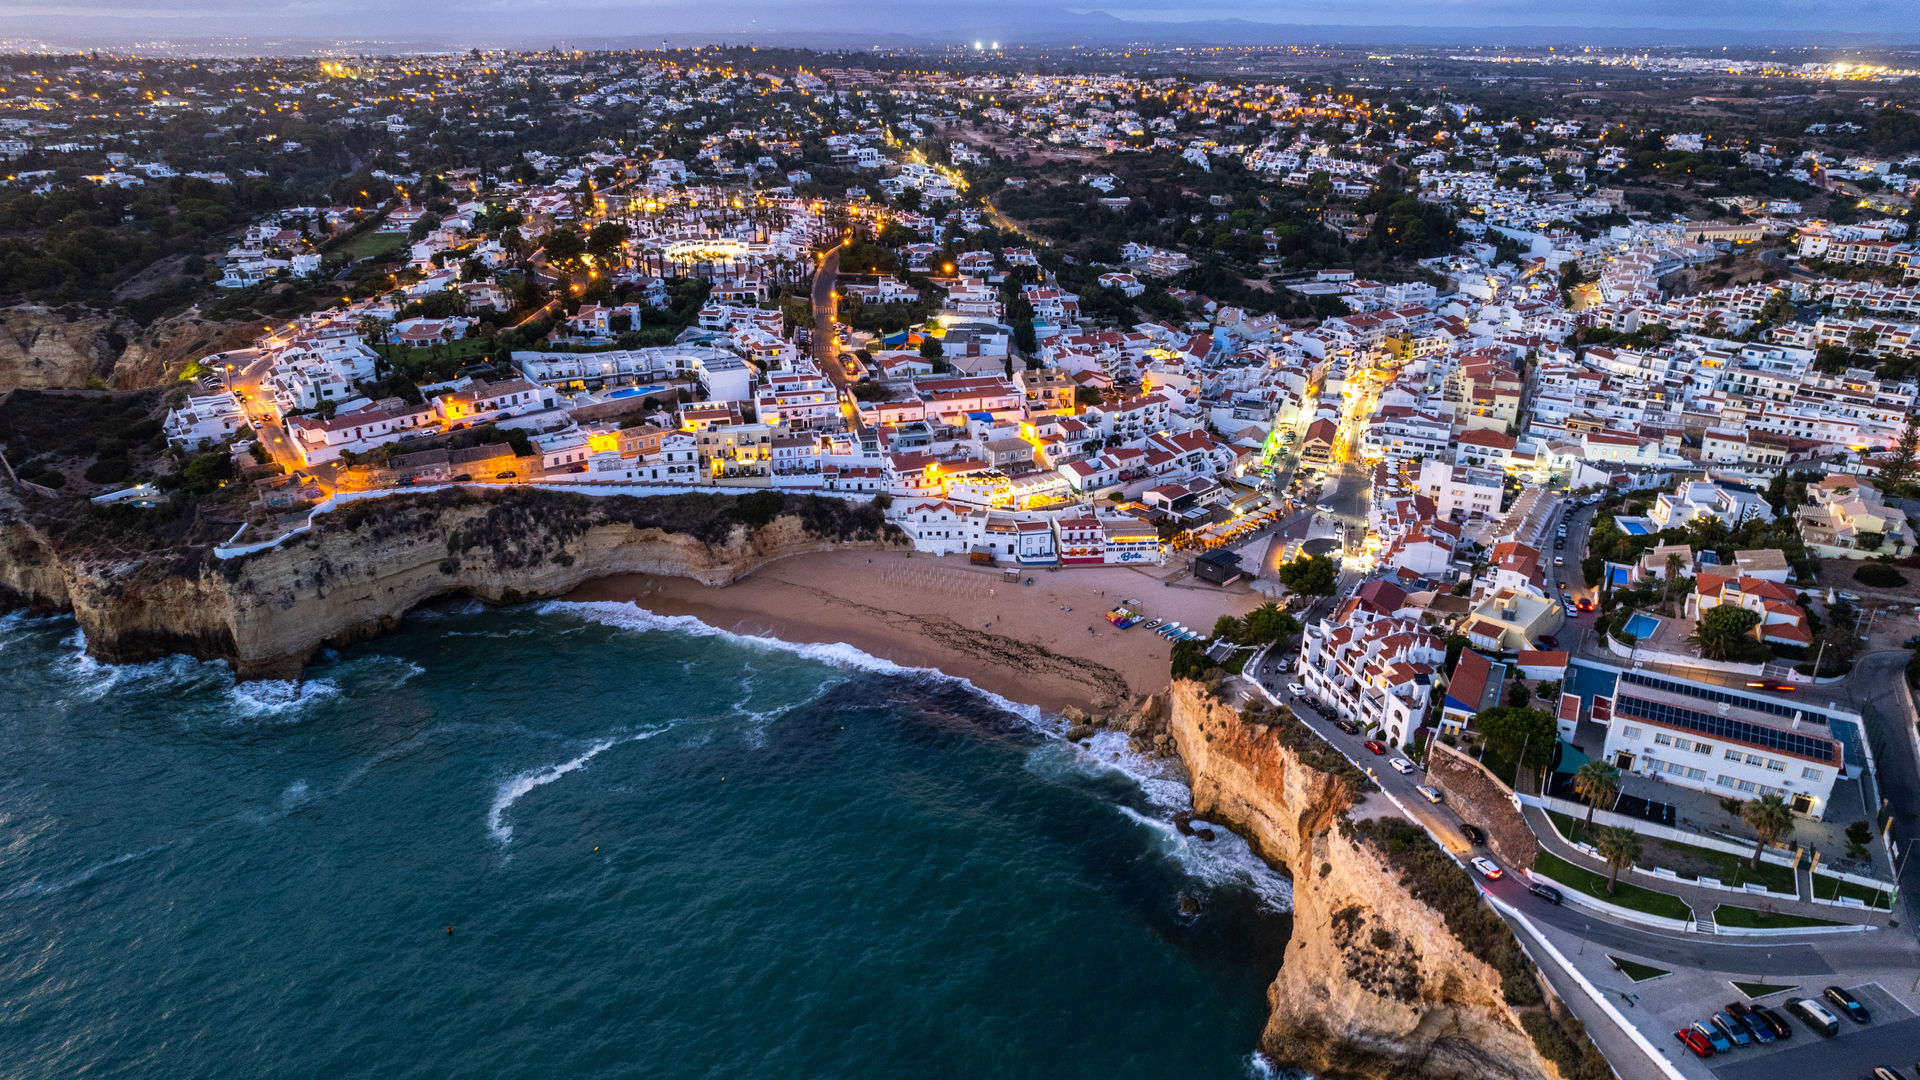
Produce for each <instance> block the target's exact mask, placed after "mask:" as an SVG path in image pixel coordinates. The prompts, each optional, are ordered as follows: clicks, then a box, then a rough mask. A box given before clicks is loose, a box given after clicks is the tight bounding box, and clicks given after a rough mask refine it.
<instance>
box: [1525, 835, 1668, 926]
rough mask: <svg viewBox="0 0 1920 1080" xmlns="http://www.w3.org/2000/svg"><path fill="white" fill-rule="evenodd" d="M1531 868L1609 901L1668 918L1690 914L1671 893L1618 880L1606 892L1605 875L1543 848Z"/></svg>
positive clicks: (1568, 886) (1561, 882)
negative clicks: (1609, 890) (1655, 890)
mask: <svg viewBox="0 0 1920 1080" xmlns="http://www.w3.org/2000/svg"><path fill="white" fill-rule="evenodd" d="M1533 868H1534V869H1535V870H1538V871H1540V872H1541V873H1542V874H1545V875H1546V876H1548V877H1550V878H1552V879H1553V880H1555V881H1557V882H1559V883H1560V884H1562V885H1565V886H1566V887H1567V888H1569V889H1576V890H1578V891H1580V892H1583V893H1586V894H1587V895H1588V896H1592V897H1596V898H1598V899H1601V900H1605V901H1606V902H1607V903H1609V904H1618V905H1619V906H1621V907H1623V908H1627V909H1629V910H1632V911H1643V912H1646V913H1647V914H1648V915H1658V916H1661V917H1662V918H1667V919H1691V918H1692V917H1693V909H1692V908H1689V907H1688V906H1687V902H1686V901H1685V900H1682V899H1680V898H1679V897H1677V896H1675V895H1673V894H1672V893H1663V892H1654V891H1653V890H1652V889H1643V888H1641V887H1640V886H1638V885H1634V884H1632V883H1630V882H1626V881H1622V882H1620V884H1619V885H1618V886H1617V887H1616V888H1615V889H1614V891H1613V892H1612V893H1608V892H1607V875H1605V874H1600V873H1595V872H1594V871H1592V870H1588V869H1586V868H1585V867H1581V866H1575V865H1574V864H1572V863H1570V862H1568V861H1566V860H1565V859H1562V858H1560V857H1559V856H1557V855H1555V854H1553V853H1552V852H1550V851H1542V852H1541V853H1540V854H1539V857H1538V858H1536V859H1535V860H1534V863H1533ZM1626 872H1627V871H1623V873H1626Z"/></svg>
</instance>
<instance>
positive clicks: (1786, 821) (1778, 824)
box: [1740, 795, 1793, 870]
mask: <svg viewBox="0 0 1920 1080" xmlns="http://www.w3.org/2000/svg"><path fill="white" fill-rule="evenodd" d="M1740 818H1741V820H1742V821H1745V822H1746V823H1747V828H1749V829H1752V830H1753V834H1754V837H1755V841H1754V845H1753V860H1752V862H1751V864H1750V865H1751V867H1752V868H1753V869H1755V870H1758V869H1760V853H1761V852H1762V851H1765V850H1766V849H1767V845H1769V844H1776V843H1779V842H1780V840H1781V838H1783V837H1787V836H1791V835H1793V811H1792V810H1790V809H1788V807H1787V803H1786V800H1784V799H1782V798H1781V797H1780V796H1778V795H1762V796H1760V797H1759V798H1757V799H1754V800H1753V801H1752V802H1749V803H1747V805H1745V806H1743V807H1741V808H1740Z"/></svg>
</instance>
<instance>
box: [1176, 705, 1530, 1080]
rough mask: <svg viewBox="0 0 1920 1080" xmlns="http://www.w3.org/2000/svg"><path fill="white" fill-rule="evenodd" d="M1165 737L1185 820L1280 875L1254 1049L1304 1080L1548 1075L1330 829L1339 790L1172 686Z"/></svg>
mask: <svg viewBox="0 0 1920 1080" xmlns="http://www.w3.org/2000/svg"><path fill="white" fill-rule="evenodd" d="M1170 693H1171V703H1170V704H1171V708H1170V714H1169V721H1168V726H1169V732H1170V733H1171V734H1172V736H1173V739H1174V742H1175V743H1176V744H1177V746H1178V748H1179V751H1180V756H1181V758H1182V760H1183V761H1184V762H1185V763H1186V766H1187V769H1188V772H1189V773H1190V774H1191V777H1192V782H1193V802H1194V808H1195V810H1196V811H1197V812H1198V813H1199V814H1200V815H1201V816H1203V817H1207V818H1210V819H1212V820H1215V821H1220V822H1223V823H1225V824H1228V825H1230V826H1232V827H1233V828H1234V829H1235V830H1236V831H1238V832H1239V833H1241V835H1243V836H1245V837H1246V838H1247V839H1248V841H1249V842H1250V843H1251V844H1252V845H1253V846H1254V848H1255V849H1256V850H1258V851H1259V852H1260V853H1261V854H1262V855H1263V856H1264V857H1266V858H1267V859H1268V860H1270V861H1273V862H1276V863H1283V864H1285V865H1286V866H1287V867H1288V868H1289V869H1290V870H1291V872H1292V874H1293V883H1294V884H1293V900H1294V913H1293V919H1294V921H1293V938H1292V940H1291V941H1290V942H1289V943H1288V945H1287V954H1286V961H1285V963H1284V965H1283V966H1282V967H1281V969H1280V974H1279V976H1278V977H1277V978H1276V979H1275V980H1274V982H1273V985H1272V986H1271V987H1270V988H1269V989H1268V991H1267V999H1268V1003H1269V1005H1270V1006H1271V1007H1272V1013H1271V1015H1270V1016H1269V1018H1268V1021H1267V1027H1266V1031H1265V1033H1264V1035H1263V1037H1262V1044H1263V1046H1264V1048H1265V1049H1266V1050H1267V1052H1268V1053H1270V1054H1271V1055H1273V1056H1274V1057H1275V1058H1277V1059H1279V1060H1281V1061H1285V1062H1287V1063H1289V1064H1293V1065H1297V1066H1299V1067H1301V1068H1304V1069H1306V1070H1308V1071H1310V1072H1312V1073H1314V1074H1315V1075H1320V1076H1326V1075H1335V1076H1341V1075H1346V1076H1365V1077H1380V1078H1388V1077H1394V1078H1398V1077H1409V1078H1410V1077H1421V1078H1423V1080H1451V1078H1458V1080H1541V1078H1545V1077H1550V1076H1553V1075H1555V1073H1554V1070H1553V1067H1552V1066H1551V1065H1549V1064H1548V1063H1546V1062H1545V1061H1544V1060H1542V1059H1541V1058H1540V1056H1539V1055H1538V1054H1537V1053H1536V1052H1535V1050H1534V1047H1533V1043H1532V1040H1531V1039H1530V1038H1529V1037H1528V1036H1527V1034H1526V1032H1525V1031H1524V1030H1523V1029H1522V1028H1521V1027H1520V1024H1519V1021H1518V1019H1517V1017H1516V1016H1515V1015H1514V1013H1513V1012H1512V1010H1511V1009H1509V1008H1508V1006H1507V1004H1506V1001H1505V999H1504V998H1503V997H1502V995H1501V983H1500V977H1499V975H1498V973H1496V972H1495V971H1494V970H1493V969H1492V968H1491V967H1489V966H1488V965H1487V964H1485V963H1483V962H1482V961H1480V960H1479V959H1478V958H1476V957H1474V956H1473V955H1471V954H1469V953H1468V952H1467V951H1466V950H1465V949H1464V948H1463V947H1462V946H1461V945H1460V943H1459V942H1458V941H1457V940H1456V939H1455V938H1454V937H1453V935H1452V934H1451V933H1450V932H1449V931H1448V929H1447V926H1446V923H1445V921H1444V920H1443V919H1442V917H1441V915H1440V913H1438V912H1436V911H1434V910H1433V909H1431V908H1429V907H1428V906H1426V905H1425V904H1424V903H1422V902H1420V901H1419V900H1416V899H1414V897H1413V896H1412V895H1411V894H1410V893H1409V892H1408V891H1407V890H1406V889H1405V888H1404V887H1403V886H1402V885H1401V884H1400V880H1399V876H1398V874H1397V873H1396V872H1395V870H1394V868H1393V867H1391V866H1390V865H1388V864H1386V863H1385V862H1384V861H1383V860H1382V859H1381V858H1380V857H1379V856H1378V855H1377V854H1376V853H1375V852H1374V851H1373V849H1371V848H1370V847H1368V846H1367V845H1366V844H1365V843H1364V842H1363V841H1361V840H1359V839H1357V838H1350V837H1348V836H1345V835H1343V834H1342V831H1341V829H1340V828H1339V827H1338V826H1337V824H1336V822H1337V820H1338V817H1339V815H1340V812H1341V811H1342V810H1344V809H1346V807H1347V804H1348V795H1347V789H1346V787H1345V785H1344V782H1342V781H1341V780H1340V779H1339V778H1337V777H1335V776H1332V775H1331V774H1328V773H1325V772H1321V771H1318V770H1316V769H1313V768H1310V767H1307V766H1306V765H1304V764H1302V762H1301V760H1300V758H1299V757H1298V755H1296V754H1294V753H1293V752H1292V751H1290V750H1288V749H1287V748H1286V747H1285V746H1283V745H1281V743H1280V741H1279V740H1278V739H1276V738H1275V736H1274V733H1273V732H1272V731H1270V730H1269V729H1267V728H1264V727H1261V726H1258V725H1252V726H1250V725H1248V724H1245V723H1243V722H1242V721H1241V719H1240V717H1239V714H1238V713H1237V712H1236V711H1235V710H1233V709H1232V708H1229V707H1227V706H1225V705H1221V704H1219V703H1217V702H1215V701H1214V700H1212V699H1211V698H1210V697H1209V696H1208V695H1207V694H1206V692H1205V691H1204V689H1203V688H1202V687H1201V686H1200V685H1199V684H1198V683H1193V682H1185V681H1183V682H1178V683H1175V684H1174V686H1173V688H1172V690H1171V692H1170Z"/></svg>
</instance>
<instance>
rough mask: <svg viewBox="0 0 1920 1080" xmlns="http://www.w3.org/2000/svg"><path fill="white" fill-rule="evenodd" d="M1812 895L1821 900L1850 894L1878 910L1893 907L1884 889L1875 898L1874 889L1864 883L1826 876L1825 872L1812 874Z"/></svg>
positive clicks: (1836, 898)
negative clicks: (1856, 883) (1858, 883)
mask: <svg viewBox="0 0 1920 1080" xmlns="http://www.w3.org/2000/svg"><path fill="white" fill-rule="evenodd" d="M1813 895H1814V896H1816V897H1818V898H1819V899H1821V900H1838V899H1840V898H1841V897H1842V896H1850V897H1852V898H1854V899H1855V900H1858V901H1860V902H1862V903H1864V904H1866V905H1867V906H1868V907H1871V908H1875V909H1877V910H1879V911H1889V910H1891V909H1892V908H1893V898H1892V897H1890V896H1888V895H1887V894H1886V892H1885V890H1882V891H1880V892H1879V894H1878V898H1877V899H1876V896H1875V892H1874V890H1872V889H1869V888H1867V887H1866V886H1865V885H1855V884H1854V883H1853V882H1851V881H1841V880H1840V879H1839V878H1837V877H1828V876H1827V875H1825V874H1815V875H1813Z"/></svg>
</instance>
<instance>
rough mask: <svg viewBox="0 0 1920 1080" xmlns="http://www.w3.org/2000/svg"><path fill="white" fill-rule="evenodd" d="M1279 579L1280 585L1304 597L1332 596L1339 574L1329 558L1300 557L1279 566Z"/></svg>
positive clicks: (1319, 556)
mask: <svg viewBox="0 0 1920 1080" xmlns="http://www.w3.org/2000/svg"><path fill="white" fill-rule="evenodd" d="M1279 578H1280V584H1282V585H1285V586H1286V587H1287V588H1289V589H1291V590H1292V591H1294V592H1297V593H1300V594H1302V595H1304V596H1332V595H1333V589H1334V584H1335V583H1336V582H1337V581H1338V580H1339V574H1338V572H1337V571H1336V570H1335V569H1334V565H1333V559H1332V558H1331V557H1330V556H1326V555H1313V556H1307V555H1302V556H1300V557H1299V558H1296V559H1294V560H1293V561H1292V562H1290V563H1283V564H1281V566H1280V572H1279Z"/></svg>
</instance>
